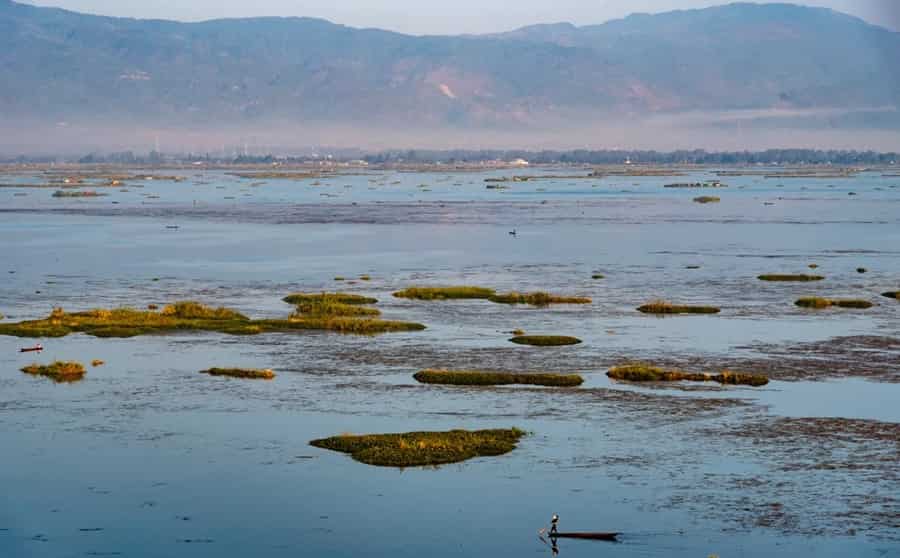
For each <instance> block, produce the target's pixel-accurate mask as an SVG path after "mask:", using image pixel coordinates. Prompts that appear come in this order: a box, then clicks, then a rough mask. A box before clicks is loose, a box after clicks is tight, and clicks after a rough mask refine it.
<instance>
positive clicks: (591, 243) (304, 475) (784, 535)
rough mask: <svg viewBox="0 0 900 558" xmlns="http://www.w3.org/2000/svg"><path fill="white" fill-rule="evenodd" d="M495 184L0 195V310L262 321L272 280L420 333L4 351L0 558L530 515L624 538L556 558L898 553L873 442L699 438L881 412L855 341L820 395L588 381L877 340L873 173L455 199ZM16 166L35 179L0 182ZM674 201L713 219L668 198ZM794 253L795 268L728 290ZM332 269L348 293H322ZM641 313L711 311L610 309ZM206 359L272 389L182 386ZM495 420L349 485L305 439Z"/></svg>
mask: <svg viewBox="0 0 900 558" xmlns="http://www.w3.org/2000/svg"><path fill="white" fill-rule="evenodd" d="M532 172H534V173H538V174H539V173H545V174H576V173H581V174H584V173H583V172H581V170H578V171H573V170H571V169H542V170H538V171H529V173H532ZM165 174H169V173H168V172H166V173H165ZM501 174H504V173H501V172H489V173H460V174H452V175H447V174H427V173H375V172H369V173H360V174H354V175H344V176H338V177H328V178H322V179H319V180H315V179H309V180H303V181H287V180H262V181H253V180H249V179H238V178H236V177H233V176H229V175H227V174H224V173H221V172H211V171H207V172H204V173H199V172H197V173H194V172H191V173H188V175H187V180H185V181H184V182H180V183H174V182H165V181H158V180H157V181H136V182H130V183H128V184H127V185H125V186H124V189H127V190H128V191H126V192H121V191H119V188H104V189H102V190H101V191H103V192H105V193H108V196H105V197H100V198H94V199H86V200H82V199H74V200H73V199H57V198H52V197H51V194H52V192H53V191H54V190H53V189H38V188H0V262H2V263H0V273H2V274H3V279H4V280H3V281H2V282H0V313H2V314H3V315H5V316H6V318H5V319H6V320H16V321H17V320H21V319H30V318H36V317H42V316H45V315H46V314H47V313H49V311H50V310H51V308H53V307H54V306H63V307H64V308H66V309H67V310H80V309H87V308H95V307H111V306H121V305H130V306H134V307H143V306H145V305H146V304H149V303H156V304H164V303H166V302H170V301H173V300H178V299H196V300H200V301H203V302H205V303H211V304H217V305H227V306H230V307H235V308H237V309H239V310H241V311H243V312H245V313H248V314H250V315H253V316H283V315H285V314H287V313H288V312H290V310H291V308H290V307H289V306H288V305H286V304H284V303H283V302H281V298H282V297H283V296H284V295H285V294H287V293H289V292H292V291H317V290H324V289H328V290H337V289H340V290H347V291H352V292H359V293H364V294H369V295H372V296H375V297H376V298H378V299H379V305H378V306H379V307H380V308H381V309H382V311H383V312H384V314H385V316H386V317H388V318H396V319H404V320H411V321H419V322H421V323H424V324H426V325H428V329H427V330H425V331H423V332H416V333H401V334H390V335H384V336H379V337H375V338H367V337H354V336H340V335H336V334H329V333H307V334H296V335H293V334H292V335H281V334H268V335H261V336H255V337H228V336H224V335H219V334H191V335H169V336H153V337H140V338H134V339H94V338H91V337H87V336H84V335H74V336H70V337H66V338H63V339H46V340H40V342H42V343H43V344H44V346H45V347H46V350H45V351H44V353H43V354H41V355H39V356H35V355H21V354H19V353H18V349H19V347H21V346H25V345H27V344H31V343H32V342H33V340H21V339H16V338H11V337H0V447H2V448H4V451H3V454H2V455H3V458H2V459H0V482H2V485H3V487H4V489H3V496H2V498H0V502H2V504H0V556H4V557H5V556H11V557H54V558H55V557H68V556H73V557H74V556H134V557H167V556H182V555H190V556H216V557H219V558H221V557H238V556H323V555H330V556H387V555H390V556H421V555H422V554H428V555H431V556H435V557H443V556H448V557H449V556H522V555H535V556H537V555H548V556H549V555H551V550H550V548H549V547H547V546H546V545H545V544H544V543H543V542H542V541H541V540H539V539H538V537H537V531H538V529H540V528H541V527H542V526H544V525H545V524H546V522H547V520H548V518H549V516H550V515H551V514H552V513H554V512H556V513H559V514H560V515H561V517H562V525H563V527H564V528H565V530H569V529H571V530H599V531H608V530H615V531H621V532H623V533H624V535H623V537H622V542H621V543H619V544H608V543H607V544H602V543H590V542H578V541H560V545H559V550H560V554H562V555H565V556H585V557H586V556H597V555H602V556H610V557H617V556H621V557H644V556H646V557H676V558H681V557H685V558H686V557H705V556H708V555H709V554H712V553H716V554H719V555H720V556H723V557H725V556H729V557H731V556H739V557H748V558H753V557H770V556H791V557H794V556H823V557H839V556H840V557H844V556H859V557H870V556H871V557H876V556H877V557H883V556H900V537H898V536H897V532H898V530H897V529H896V527H897V525H898V524H897V517H898V514H900V503H898V499H897V498H898V496H897V495H898V494H900V481H898V480H897V477H896V474H894V475H892V474H890V467H889V465H890V463H891V459H893V460H894V461H893V462H894V463H896V464H898V465H900V440H896V439H891V438H888V439H883V438H879V439H873V440H872V441H869V440H860V441H859V444H860V445H852V444H853V443H855V442H854V441H852V440H849V441H848V440H841V441H836V439H835V438H827V439H823V438H818V437H816V435H815V434H805V436H810V437H809V438H803V437H800V438H790V439H789V440H788V439H783V438H779V439H778V441H777V443H776V441H774V440H773V441H772V443H771V444H769V443H768V442H766V441H765V440H763V442H762V443H760V442H759V440H754V439H751V438H741V437H731V436H729V435H728V434H729V433H730V432H734V431H741V430H744V429H746V430H750V429H751V428H752V429H756V428H758V427H760V425H765V424H769V423H771V422H772V421H779V420H794V419H804V418H813V417H831V418H843V419H858V420H859V421H862V424H874V425H878V424H881V425H885V426H884V429H889V428H891V426H889V425H896V424H897V423H900V414H898V409H900V390H898V386H900V381H898V380H900V370H894V372H893V374H891V373H887V374H882V375H881V376H879V377H878V378H875V379H865V378H862V377H858V375H857V374H855V372H854V369H855V366H854V365H853V362H858V363H859V368H860V369H861V368H862V367H863V364H864V363H865V361H866V360H867V359H869V358H870V356H871V355H873V354H874V353H876V352H878V349H867V350H862V349H860V350H858V351H857V352H854V353H853V354H852V355H851V357H850V359H851V360H850V363H851V364H850V365H848V366H847V367H846V370H843V372H842V374H841V375H843V376H846V377H834V374H829V375H823V377H822V378H815V374H813V377H811V378H809V379H807V380H804V381H773V382H772V383H770V384H769V385H768V386H766V387H765V388H762V389H749V388H728V389H720V388H718V387H716V386H700V387H695V388H692V389H683V388H684V386H679V387H681V388H682V389H678V388H674V387H668V388H666V387H662V386H630V385H623V384H617V383H614V382H610V381H609V380H608V379H607V378H606V377H605V375H604V373H605V371H606V369H607V368H608V366H610V365H611V364H614V363H615V362H618V361H621V360H625V359H643V360H649V361H653V360H660V359H666V358H669V357H671V356H673V355H679V356H691V357H696V358H702V359H706V360H707V361H708V362H709V365H710V368H715V363H716V360H717V359H724V358H738V357H746V358H758V359H763V358H768V356H767V353H766V352H765V351H764V350H762V349H760V348H758V347H762V346H774V345H778V346H785V347H787V349H786V351H787V352H788V354H794V353H797V351H794V353H791V351H792V349H791V348H790V347H793V346H799V345H797V344H803V343H806V344H810V343H817V342H827V341H829V340H832V339H835V338H846V337H855V336H866V337H877V338H896V337H898V336H900V304H898V303H896V302H895V301H892V300H889V299H887V298H883V297H880V296H879V295H880V293H881V292H883V291H887V290H897V289H898V288H900V188H898V187H897V186H898V179H897V178H890V177H882V176H881V174H880V173H864V174H861V175H859V176H857V177H855V178H852V179H765V178H763V177H760V176H744V177H727V178H724V179H723V180H724V181H725V182H726V183H728V184H729V187H728V188H723V189H716V190H711V191H707V190H702V191H701V190H695V189H690V190H675V189H666V188H663V185H664V184H666V183H669V182H692V181H695V180H706V179H710V178H712V177H713V175H712V174H710V173H709V172H707V171H703V172H700V171H698V172H696V173H694V174H692V175H690V176H687V177H668V178H657V177H614V178H604V179H552V180H541V181H534V182H526V183H510V184H508V186H509V189H506V190H488V189H487V188H485V182H484V179H485V178H488V177H493V176H499V175H501ZM505 174H510V173H509V172H507V173H505ZM16 180H17V181H19V182H20V183H26V184H27V183H31V184H38V183H41V182H43V181H45V180H43V179H42V177H39V176H34V177H28V176H24V177H23V176H17V177H8V178H5V179H3V180H2V182H4V183H6V184H11V183H13V182H14V181H16ZM255 182H265V183H264V184H262V185H258V186H251V184H253V183H255ZM396 182H399V183H396ZM850 192H853V193H855V194H856V195H853V196H850V195H848V194H849V193H850ZM16 194H25V195H24V196H23V195H16ZM323 194H325V195H323ZM706 194H712V195H717V196H720V197H721V198H722V201H721V203H718V204H708V205H700V204H696V203H693V202H692V201H691V199H692V198H693V197H695V196H698V195H706ZM767 204H772V205H767ZM176 225H177V226H178V228H177V229H172V228H167V227H169V226H176ZM512 229H515V230H516V232H517V234H516V235H515V236H512V235H509V234H508V232H509V231H510V230H512ZM810 263H816V264H818V265H819V266H820V267H819V268H818V270H817V272H818V273H821V274H822V275H825V276H826V277H827V279H826V280H825V281H822V282H820V283H810V284H781V283H771V284H770V283H762V282H760V281H758V280H756V279H755V277H756V276H757V275H759V274H760V273H778V272H786V273H801V272H806V271H808V268H807V265H808V264H810ZM688 266H700V268H699V269H687V267H688ZM858 267H865V268H867V270H868V272H867V273H864V274H860V273H858V272H857V271H856V269H857V268H858ZM593 273H602V274H604V275H605V279H602V280H593V279H591V275H592V274H593ZM360 274H369V275H371V276H372V280H371V281H368V282H362V281H355V282H353V283H352V284H350V283H348V282H343V283H338V282H335V281H334V280H333V279H334V277H335V276H345V277H347V278H348V279H351V280H352V279H353V278H355V277H357V276H359V275H360ZM422 284H473V285H484V286H490V287H493V288H497V289H500V290H513V289H514V290H519V291H525V290H547V291H552V292H560V293H571V294H579V295H585V296H590V297H591V298H592V299H593V304H591V305H587V306H578V307H572V306H565V307H554V308H549V309H535V308H528V307H508V306H504V305H495V304H491V303H489V302H485V301H466V302H446V303H424V302H417V301H409V300H400V299H395V298H393V297H391V296H390V293H391V292H393V291H394V290H397V289H399V288H403V287H406V286H410V285H422ZM804 295H823V296H832V297H853V298H867V299H869V300H872V301H873V302H875V303H876V304H877V306H876V307H874V308H873V309H871V310H866V311H844V310H836V311H830V310H829V311H823V312H809V311H803V310H800V309H798V308H796V307H795V306H794V305H793V301H794V300H795V299H796V298H797V297H799V296H804ZM654 298H667V299H672V300H677V301H683V302H688V303H709V304H715V305H717V306H720V307H721V308H722V312H721V313H720V314H719V315H716V316H686V317H677V318H667V319H658V318H653V317H648V316H644V315H641V314H639V313H637V312H636V311H635V307H636V306H639V305H640V304H642V303H644V302H647V301H648V300H651V299H654ZM513 329H523V330H526V331H528V332H531V333H549V334H567V335H575V336H577V337H579V338H581V339H582V340H583V341H584V343H583V344H581V345H578V346H576V347H567V348H560V349H546V350H541V349H535V348H528V347H518V346H514V345H511V344H510V343H509V342H508V341H507V339H508V338H509V333H508V332H509V331H511V330H513ZM867 351H868V352H867ZM794 356H798V357H801V356H810V357H811V358H817V357H816V355H815V354H812V353H810V355H805V353H804V354H794ZM94 358H100V359H103V360H105V361H106V364H105V365H104V366H102V367H99V368H92V369H90V370H89V372H88V376H87V378H86V379H85V380H84V381H82V382H80V383H77V384H72V385H54V384H51V383H49V382H47V381H44V380H41V379H36V378H33V377H30V376H27V375H24V374H22V373H21V372H19V371H18V369H19V368H20V367H21V366H24V365H25V364H28V363H30V362H32V361H35V360H39V361H41V362H44V361H50V360H53V359H74V360H80V361H83V362H86V361H90V360H91V359H94ZM853 359H857V360H856V361H854V360H853ZM826 360H827V359H826ZM210 366H249V367H271V368H274V369H275V370H276V371H277V372H278V374H279V375H278V378H277V379H276V380H274V381H272V382H242V381H233V380H227V379H221V378H210V377H207V376H203V375H200V374H198V373H197V371H198V370H200V369H205V368H208V367H210ZM427 366H432V367H442V366H445V367H451V368H456V367H460V368H461V367H482V368H499V369H514V370H515V369H521V370H558V371H576V372H580V373H582V374H584V375H585V377H586V379H587V381H586V383H585V386H584V387H583V388H582V389H579V390H553V389H524V388H502V389H452V388H444V387H434V386H419V385H417V384H415V382H414V381H412V380H411V375H412V374H413V373H414V372H415V371H416V370H418V369H420V368H422V367H427ZM813 372H815V371H813ZM820 380H821V381H820ZM510 426H517V427H519V428H523V429H525V430H527V431H529V432H530V435H529V436H528V437H526V438H524V439H523V441H522V442H521V443H520V445H519V448H518V449H516V450H515V451H513V452H512V453H510V454H508V455H506V456H502V457H498V458H484V459H476V460H472V461H469V462H466V463H463V464H458V465H449V466H445V467H441V468H438V469H407V470H395V469H383V468H376V467H369V466H366V465H362V464H359V463H356V462H354V461H352V460H351V459H350V458H349V457H348V456H345V455H343V454H336V453H330V452H326V451H323V450H319V449H316V448H312V447H310V446H309V445H308V441H309V440H311V439H313V438H319V437H324V436H330V435H333V434H337V433H341V432H357V433H365V432H391V431H408V430H426V429H436V430H445V429H450V428H492V427H510ZM885 431H887V430H885ZM895 431H896V430H895ZM817 448H818V449H817ZM813 450H815V451H818V452H819V453H817V454H814V455H813V457H814V459H815V460H820V461H821V462H826V461H829V460H837V461H838V462H843V461H841V460H845V461H846V460H847V459H849V458H848V457H847V455H848V454H852V453H853V452H856V454H860V452H863V453H866V454H867V455H868V457H869V458H870V460H872V459H873V458H874V457H879V458H884V459H886V460H887V461H885V460H884V459H882V460H881V461H879V463H882V464H883V465H882V466H881V468H877V469H862V470H860V469H858V468H854V467H849V466H848V467H837V468H833V467H832V468H828V467H806V468H804V467H797V466H796V465H797V463H798V462H799V461H801V460H802V459H801V458H802V457H803V456H804V455H805V454H803V452H805V451H813ZM891 452H894V453H893V454H892V453H891ZM873 456H874V457H873ZM885 456H886V457H885ZM876 496H877V497H876ZM773 510H774V511H773ZM847 514H851V515H847Z"/></svg>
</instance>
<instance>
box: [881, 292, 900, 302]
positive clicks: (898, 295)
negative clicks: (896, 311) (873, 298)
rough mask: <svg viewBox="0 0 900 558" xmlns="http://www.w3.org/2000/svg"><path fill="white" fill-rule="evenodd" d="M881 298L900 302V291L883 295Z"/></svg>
mask: <svg viewBox="0 0 900 558" xmlns="http://www.w3.org/2000/svg"><path fill="white" fill-rule="evenodd" d="M881 296H883V297H887V298H893V299H895V300H900V291H889V292H886V293H881Z"/></svg>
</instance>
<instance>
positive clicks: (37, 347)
mask: <svg viewBox="0 0 900 558" xmlns="http://www.w3.org/2000/svg"><path fill="white" fill-rule="evenodd" d="M43 350H44V347H43V346H42V345H35V346H34V347H24V348H21V349H19V352H20V353H34V352H38V351H43Z"/></svg>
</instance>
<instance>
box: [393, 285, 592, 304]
mask: <svg viewBox="0 0 900 558" xmlns="http://www.w3.org/2000/svg"><path fill="white" fill-rule="evenodd" d="M394 296H395V297H397V298H409V299H415V300H489V301H491V302H495V303H497V304H530V305H532V306H549V305H551V304H590V303H591V299H590V298H586V297H576V296H558V295H552V294H550V293H545V292H533V293H517V292H510V293H503V294H498V293H497V292H496V291H495V290H494V289H487V288H484V287H467V286H457V287H410V288H408V289H404V290H402V291H397V292H395V293H394Z"/></svg>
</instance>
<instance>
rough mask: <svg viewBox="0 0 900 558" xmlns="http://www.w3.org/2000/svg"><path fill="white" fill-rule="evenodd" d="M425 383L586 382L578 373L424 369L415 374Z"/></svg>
mask: <svg viewBox="0 0 900 558" xmlns="http://www.w3.org/2000/svg"><path fill="white" fill-rule="evenodd" d="M413 378H415V379H416V381H418V382H421V383H423V384H443V385H454V386H505V385H514V384H521V385H532V386H554V387H575V386H580V385H581V384H582V383H584V378H582V377H581V376H579V375H577V374H534V373H531V374H525V373H517V372H490V371H484V370H422V371H421V372H417V373H416V374H415V375H413Z"/></svg>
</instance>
